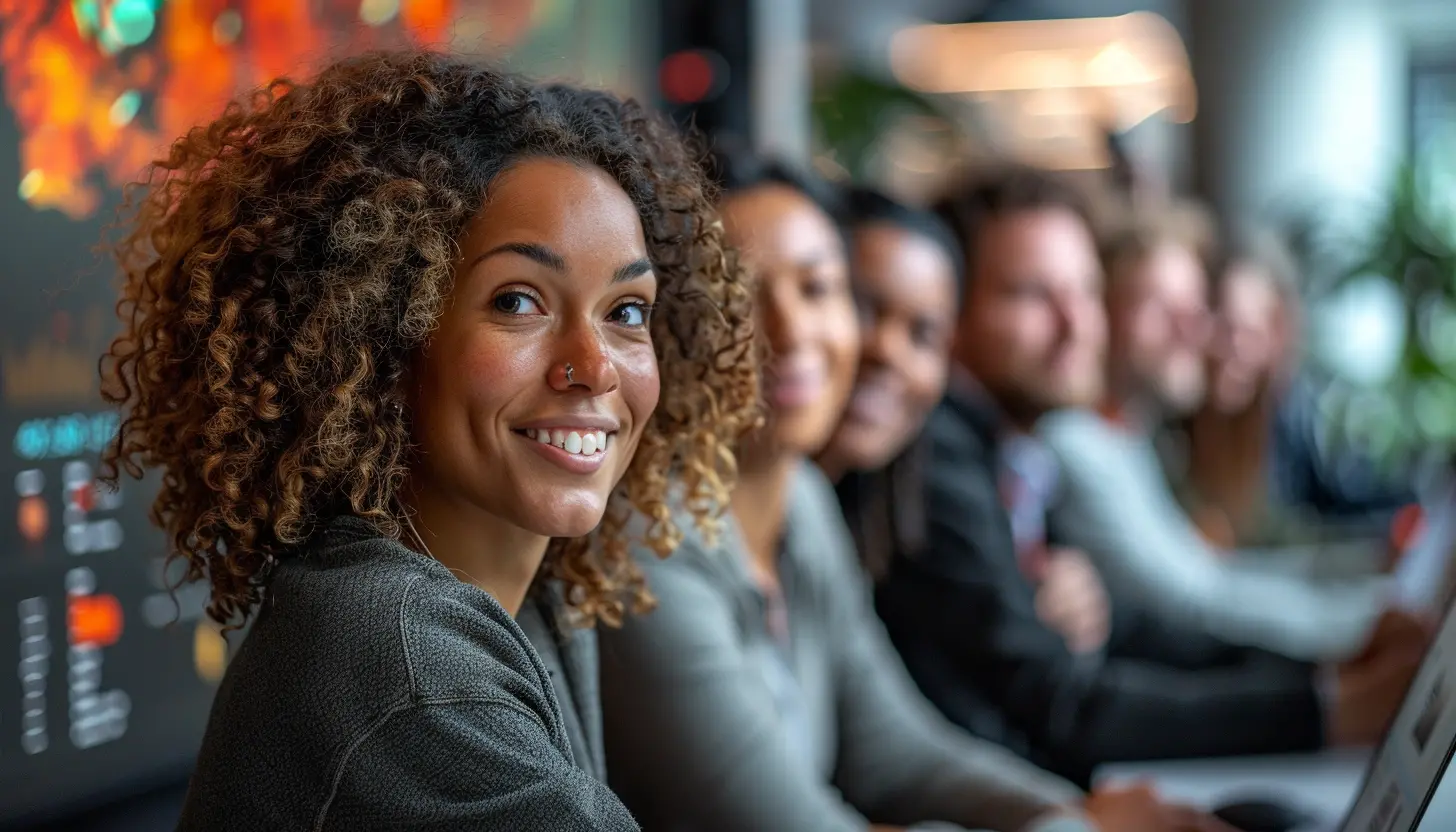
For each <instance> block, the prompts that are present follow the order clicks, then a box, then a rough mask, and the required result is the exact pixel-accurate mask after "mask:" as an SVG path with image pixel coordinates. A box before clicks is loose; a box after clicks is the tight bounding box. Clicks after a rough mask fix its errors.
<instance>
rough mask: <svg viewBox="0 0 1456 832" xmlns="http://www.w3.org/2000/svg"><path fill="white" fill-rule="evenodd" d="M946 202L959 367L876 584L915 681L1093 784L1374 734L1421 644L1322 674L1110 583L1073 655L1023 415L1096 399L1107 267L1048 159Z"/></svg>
mask: <svg viewBox="0 0 1456 832" xmlns="http://www.w3.org/2000/svg"><path fill="white" fill-rule="evenodd" d="M944 213H945V214H947V218H948V219H949V220H950V221H951V222H952V223H953V224H954V225H955V227H956V228H957V230H958V231H959V232H960V233H961V235H962V242H963V244H964V245H965V249H966V258H967V261H966V265H967V269H966V274H967V280H968V285H967V286H966V289H965V292H964V294H963V301H962V310H961V313H960V319H959V325H958V333H957V343H956V347H955V361H956V363H957V365H958V367H957V370H956V373H957V377H956V378H955V380H954V381H953V383H952V386H951V390H950V392H949V394H948V396H947V398H946V400H945V401H944V402H943V403H942V404H941V405H940V407H939V408H938V409H937V411H936V412H935V414H934V415H933V416H932V418H931V421H930V424H929V427H928V428H927V430H928V431H929V435H930V439H931V441H932V444H933V452H932V454H931V460H932V461H931V463H930V470H929V473H928V481H927V483H926V506H925V508H926V514H927V536H926V540H927V543H926V545H925V546H923V547H921V548H920V549H918V550H917V551H913V552H908V551H907V552H897V553H896V555H895V556H894V558H893V559H892V562H891V565H890V568H889V571H888V574H887V575H886V577H885V578H884V580H883V582H882V583H881V584H880V585H879V587H878V589H877V594H876V601H877V607H878V609H879V612H880V614H881V616H882V617H883V618H884V620H885V623H886V625H887V627H888V629H889V631H890V633H891V636H892V638H893V639H894V641H895V643H896V645H897V647H898V648H899V650H900V652H901V654H902V656H903V657H904V659H905V662H906V664H907V666H908V667H909V668H910V670H911V672H912V673H913V674H914V675H915V676H916V678H917V680H918V682H919V684H920V686H921V688H922V689H923V690H924V691H925V693H926V694H927V695H928V696H929V697H930V698H931V699H932V700H933V701H934V702H935V703H936V704H937V705H938V706H939V707H940V708H941V709H942V710H943V711H944V712H945V713H946V714H947V715H948V716H949V717H950V718H951V719H952V720H954V721H956V722H957V723H959V724H961V725H963V726H965V727H967V728H969V729H970V730H972V731H974V732H976V733H978V734H980V735H982V736H985V737H988V738H990V739H993V740H996V741H998V742H1001V743H1003V744H1005V745H1007V746H1009V747H1011V748H1013V749H1015V750H1017V751H1019V752H1021V753H1023V754H1024V755H1026V756H1029V757H1030V758H1031V759H1033V760H1036V761H1037V762H1039V763H1040V764H1042V765H1043V766H1045V767H1048V768H1051V769H1052V770H1055V771H1057V772H1059V773H1062V774H1064V775H1065V776H1068V777H1070V778H1072V779H1074V780H1079V781H1081V782H1084V783H1085V782H1087V781H1088V780H1089V779H1090V778H1091V775H1092V772H1093V770H1094V769H1095V768H1096V767H1097V766H1098V765H1100V764H1102V763H1107V762H1112V761H1119V760H1146V759H1153V758H1164V757H1196V756H1212V755H1227V754H1255V753H1272V752H1285V751H1299V750H1308V749H1314V748H1318V747H1321V746H1323V745H1325V744H1327V743H1366V742H1370V741H1373V740H1374V739H1375V738H1376V736H1377V735H1378V733H1379V732H1380V731H1381V729H1382V728H1383V726H1384V723H1385V720H1386V719H1387V718H1388V716H1389V715H1390V714H1391V713H1392V711H1393V709H1394V708H1395V706H1396V705H1397V704H1398V702H1399V701H1400V699H1401V697H1402V695H1403V692H1404V689H1405V687H1406V685H1407V684H1408V682H1409V677H1410V675H1411V674H1412V673H1413V672H1414V668H1415V665H1416V663H1417V661H1418V659H1419V656H1418V655H1407V654H1406V653H1404V652H1399V651H1389V650H1383V651H1379V652H1378V653H1377V654H1376V655H1373V656H1371V657H1368V658H1365V659H1364V660H1363V661H1361V662H1358V663H1352V664H1350V665H1348V666H1345V667H1343V668H1341V669H1340V671H1339V672H1335V673H1331V674H1327V675H1321V674H1320V673H1319V672H1318V669H1317V668H1316V667H1315V666H1314V665H1311V664H1307V663H1303V662H1298V661H1293V660H1290V659H1287V658H1285V657H1282V656H1278V655H1274V654H1272V653H1269V652H1265V651H1262V650H1257V649H1249V648H1242V647H1237V646H1234V645H1231V644H1229V643H1227V642H1225V641H1221V640H1218V639H1216V638H1213V637H1211V636H1209V635H1207V634H1205V633H1201V632H1197V631H1194V630H1189V629H1186V628H1183V627H1180V626H1177V625H1176V624H1174V623H1172V622H1170V621H1168V620H1167V619H1165V618H1161V617H1159V616H1157V615H1156V614H1155V613H1151V612H1148V611H1146V610H1144V609H1142V608H1141V607H1140V606H1138V605H1136V604H1135V603H1131V602H1130V601H1128V599H1123V598H1120V597H1119V596H1117V595H1116V594H1115V593H1114V594H1113V595H1112V598H1113V599H1114V610H1115V615H1114V620H1115V622H1116V623H1115V626H1114V627H1113V628H1112V632H1111V635H1110V637H1108V638H1107V640H1106V644H1105V646H1104V647H1102V649H1101V650H1093V651H1092V652H1078V650H1079V649H1080V648H1082V647H1084V646H1085V645H1080V644H1078V643H1077V640H1076V639H1072V638H1065V637H1063V636H1062V635H1061V634H1059V633H1058V632H1056V631H1054V629H1053V628H1052V626H1049V624H1048V623H1047V622H1045V621H1044V620H1043V617H1044V616H1043V615H1038V607H1039V606H1040V607H1041V611H1042V612H1043V613H1044V614H1045V613H1046V612H1047V610H1048V607H1050V606H1054V605H1051V604H1049V603H1047V602H1045V600H1042V601H1041V602H1040V603H1039V599H1038V596H1037V589H1038V583H1039V581H1040V579H1041V577H1042V576H1044V575H1046V574H1048V571H1049V570H1051V569H1054V568H1065V567H1053V566H1052V564H1065V563H1077V562H1078V561H1077V558H1079V557H1080V555H1077V554H1069V553H1068V552H1067V551H1066V550H1059V549H1057V547H1056V544H1057V543H1058V542H1060V541H1058V540H1057V539H1056V536H1055V534H1052V535H1048V534H1047V526H1046V512H1047V508H1048V506H1049V505H1050V504H1051V502H1052V501H1053V500H1054V499H1055V498H1056V494H1057V491H1058V480H1059V479H1060V473H1059V471H1058V466H1057V463H1056V459H1055V457H1054V456H1052V455H1051V454H1050V453H1049V452H1048V451H1047V450H1046V449H1045V448H1044V447H1042V446H1041V444H1040V443H1039V442H1038V441H1037V440H1036V439H1035V437H1034V436H1032V435H1031V433H1030V429H1031V427H1032V425H1033V424H1034V423H1036V422H1037V420H1038V419H1040V418H1041V417H1042V416H1043V415H1044V414H1046V413H1047V412H1049V411H1052V410H1056V409H1058V408H1063V407H1069V406H1075V405H1080V404H1086V403H1089V402H1092V401H1096V400H1098V399H1099V398H1100V397H1101V394H1102V392H1103V391H1102V387H1103V385H1102V373H1101V369H1102V366H1103V363H1102V362H1103V356H1104V350H1105V347H1106V318H1105V315H1104V312H1103V308H1102V301H1101V292H1102V269H1101V265H1100V263H1099V261H1098V257H1097V251H1096V247H1095V245H1094V242H1093V236H1092V232H1091V230H1090V227H1089V223H1088V220H1087V216H1086V211H1085V208H1084V207H1083V203H1082V201H1081V199H1080V198H1079V196H1078V194H1077V193H1076V192H1075V191H1072V190H1070V189H1069V188H1067V187H1066V186H1065V185H1063V184H1062V183H1060V182H1059V181H1058V180H1056V179H1053V178H1050V176H1049V175H1047V174H1044V173H1041V172H1039V171H1036V170H1032V169H1027V168H1019V167H1016V168H1009V169H1006V170H1003V171H999V172H997V173H996V174H994V175H992V176H988V177H985V178H983V179H981V180H978V181H976V182H973V183H971V184H969V185H967V186H965V187H963V188H962V189H961V190H959V191H958V192H957V193H956V195H955V197H954V198H953V199H951V200H949V201H948V202H947V204H946V206H945V207H944ZM1177 375H1178V374H1177V373H1176V372H1170V380H1173V377H1176V376H1177ZM1181 383H1182V384H1184V385H1186V386H1191V385H1192V383H1193V382H1189V381H1183V382H1181ZM1068 558H1071V560H1068ZM1082 574H1083V579H1084V580H1087V581H1093V580H1095V573H1093V572H1092V571H1091V570H1083V572H1082ZM1052 623H1055V622H1052ZM1325 679H1328V681H1329V684H1328V685H1326V686H1324V687H1321V685H1320V684H1319V682H1321V681H1323V680H1325Z"/></svg>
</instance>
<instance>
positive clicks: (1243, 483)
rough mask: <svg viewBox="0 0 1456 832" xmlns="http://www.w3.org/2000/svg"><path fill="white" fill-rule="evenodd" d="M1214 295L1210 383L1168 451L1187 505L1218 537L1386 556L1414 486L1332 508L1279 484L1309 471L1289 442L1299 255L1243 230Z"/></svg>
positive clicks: (1376, 562)
mask: <svg viewBox="0 0 1456 832" xmlns="http://www.w3.org/2000/svg"><path fill="white" fill-rule="evenodd" d="M1213 295H1214V296H1213V304H1212V305H1213V313H1214V331H1213V337H1212V339H1211V342H1210V349H1209V369H1208V389H1207V395H1206V398H1205V400H1204V404H1203V406H1202V407H1201V408H1200V409H1199V410H1198V411H1197V412H1196V413H1194V414H1193V415H1192V416H1190V417H1189V418H1188V419H1186V420H1185V422H1184V424H1183V426H1182V431H1181V433H1182V441H1181V442H1175V443H1174V444H1173V445H1172V447H1173V448H1175V449H1177V448H1181V452H1179V453H1177V454H1170V455H1169V466H1168V467H1169V470H1170V475H1171V478H1172V479H1173V481H1174V482H1175V483H1176V485H1177V487H1178V496H1179V499H1180V501H1182V503H1183V505H1184V508H1185V509H1186V510H1187V511H1188V513H1189V515H1190V516H1191V517H1192V518H1193V519H1194V521H1195V522H1196V523H1197V525H1198V527H1199V529H1200V531H1201V532H1202V533H1203V535H1204V536H1205V537H1206V538H1208V539H1209V540H1210V541H1211V542H1214V543H1215V544H1217V545H1219V546H1222V547H1226V548H1229V549H1233V548H1236V547H1237V548H1242V549H1261V548H1269V547H1280V546H1289V545H1301V544H1303V545H1314V546H1318V547H1320V549H1322V550H1323V551H1322V555H1321V560H1322V561H1323V562H1322V563H1320V564H1318V565H1317V567H1316V571H1317V572H1319V573H1320V574H1325V575H1339V574H1348V573H1351V572H1361V571H1369V570H1370V569H1371V568H1376V567H1378V566H1380V565H1381V563H1382V558H1381V557H1380V556H1381V555H1382V554H1383V549H1384V546H1383V544H1384V541H1380V545H1377V546H1371V545H1370V539H1371V538H1375V537H1379V536H1381V535H1382V534H1383V533H1384V531H1385V527H1386V524H1387V523H1388V522H1389V520H1390V511H1391V510H1392V509H1393V508H1394V507H1396V506H1398V505H1400V504H1401V503H1403V502H1405V501H1406V500H1408V499H1410V498H1409V496H1408V495H1405V494H1402V497H1403V499H1399V500H1395V502H1394V504H1393V505H1390V504H1387V505H1384V506H1379V507H1376V506H1370V505H1367V506H1366V508H1365V510H1363V511H1362V510H1359V509H1355V508H1353V507H1347V510H1346V511H1343V512H1330V513H1326V512H1322V511H1319V510H1318V509H1317V506H1315V505H1312V504H1311V503H1312V501H1311V500H1309V499H1302V498H1297V497H1296V498H1295V499H1291V497H1292V496H1294V495H1292V494H1290V493H1288V491H1289V489H1287V488H1281V487H1280V485H1281V484H1285V485H1288V484H1291V481H1292V480H1293V479H1295V478H1298V477H1299V476H1300V475H1301V472H1302V471H1303V472H1305V473H1309V472H1308V471H1305V469H1307V468H1308V466H1307V465H1304V464H1302V463H1301V461H1300V460H1299V459H1296V458H1292V457H1291V455H1290V454H1289V453H1288V452H1289V451H1291V450H1296V451H1297V449H1296V448H1294V447H1292V446H1291V443H1289V442H1287V441H1284V442H1281V439H1285V440H1287V439H1288V438H1289V437H1288V435H1287V434H1288V431H1287V428H1288V427H1290V425H1289V421H1288V419H1289V417H1291V416H1292V415H1294V412H1295V411H1296V410H1298V409H1299V407H1300V406H1301V405H1302V404H1306V403H1305V402H1303V401H1302V400H1303V399H1304V398H1305V396H1306V395H1307V394H1308V392H1309V391H1307V390H1304V389H1303V388H1302V387H1300V385H1299V383H1298V382H1297V381H1296V376H1297V372H1298V359H1299V353H1300V346H1299V334H1300V323H1301V322H1300V317H1299V312H1300V297H1299V288H1298V279H1297V270H1296V265H1295V263H1294V260H1293V258H1292V257H1291V256H1290V255H1289V253H1288V252H1287V250H1286V249H1285V248H1284V247H1283V246H1282V244H1281V243H1280V242H1279V240H1278V239H1277V238H1276V237H1274V236H1273V235H1272V234H1267V233H1265V234H1260V233H1253V232H1242V233H1240V234H1239V235H1238V236H1236V237H1235V239H1234V240H1233V241H1232V243H1231V244H1230V246H1229V250H1228V251H1227V252H1226V253H1225V255H1224V257H1223V262H1222V265H1221V268H1220V269H1219V271H1218V274H1217V275H1216V279H1215V281H1214V286H1213ZM1281 428H1284V429H1286V430H1281ZM1175 435H1176V433H1175ZM1305 450H1310V451H1314V449H1312V448H1308V449H1305ZM1297 455H1298V454H1296V456H1297ZM1366 463H1367V464H1368V461H1366ZM1317 468H1318V466H1316V469H1317ZM1381 509H1383V510H1381ZM1361 537H1363V538H1365V541H1363V542H1362V541H1360V540H1358V538H1361ZM1352 538H1354V539H1355V540H1354V541H1353V543H1352V544H1351V545H1345V543H1346V542H1347V541H1352ZM1336 549H1338V554H1336ZM1334 560H1338V561H1341V563H1335V562H1333V561H1334Z"/></svg>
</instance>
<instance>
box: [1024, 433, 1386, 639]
mask: <svg viewBox="0 0 1456 832" xmlns="http://www.w3.org/2000/svg"><path fill="white" fill-rule="evenodd" d="M1037 432H1038V434H1040V436H1041V437H1042V438H1043V439H1044V440H1045V441H1046V443H1047V445H1048V447H1050V448H1051V449H1052V451H1053V452H1054V453H1055V454H1056V456H1057V459H1058V461H1059V462H1060V465H1061V480H1062V481H1061V488H1062V492H1061V494H1060V495H1059V498H1058V500H1057V501H1056V503H1055V504H1054V506H1053V508H1052V510H1051V513H1050V522H1051V524H1052V525H1053V526H1054V527H1055V528H1056V529H1057V531H1058V534H1059V542H1061V543H1063V544H1065V545H1069V546H1074V547H1077V548H1080V549H1083V550H1085V551H1086V552H1087V555H1088V556H1089V557H1090V558H1091V559H1092V561H1093V563H1095V564H1096V566H1097V569H1098V571H1099V572H1100V573H1101V574H1102V578H1103V580H1104V581H1105V582H1106V583H1107V587H1108V590H1109V592H1111V593H1112V595H1113V596H1114V597H1117V596H1119V595H1121V596H1123V597H1128V598H1136V599H1138V601H1139V602H1140V603H1143V604H1146V605H1148V606H1149V607H1150V608H1152V609H1154V610H1157V611H1159V612H1161V613H1162V614H1163V615H1165V616H1169V617H1172V618H1175V619H1177V620H1180V621H1182V622H1183V623H1185V624H1188V625H1190V626H1193V627H1197V628H1200V629H1202V630H1204V631H1205V632H1208V633H1211V634H1213V635H1215V636H1218V637H1219V638H1222V639H1224V640H1226V641H1230V642H1233V643H1235V644H1243V645H1247V646H1251V647H1262V648H1265V649H1267V650H1272V651H1274V652H1276V653H1282V654H1284V655H1286V656H1289V657H1291V658H1295V659H1302V660H1306V661H1337V660H1340V659H1345V658H1349V657H1350V656H1352V655H1354V654H1356V653H1358V652H1359V651H1360V649H1361V648H1362V647H1363V646H1364V644H1365V642H1366V639H1367V637H1368V635H1369V633H1370V630H1371V628H1372V627H1373V625H1374V622H1375V619H1376V618H1377V617H1378V616H1379V615H1380V612H1381V610H1382V609H1383V608H1384V606H1385V605H1386V603H1387V599H1388V597H1389V592H1390V587H1389V582H1388V581H1387V580H1385V579H1383V578H1373V577H1372V578H1365V579H1360V580H1351V581H1347V582H1343V583H1338V584H1335V583H1332V584H1316V583H1313V582H1311V581H1309V580H1304V579H1301V578H1300V577H1299V576H1296V575H1286V574H1279V573H1277V572H1272V571H1268V570H1260V569H1257V568H1248V567H1240V566H1239V565H1238V564H1237V562H1230V560H1229V559H1227V558H1224V557H1222V556H1221V555H1220V553H1219V552H1217V551H1215V550H1214V549H1213V548H1212V547H1210V546H1209V545H1208V544H1207V543H1206V542H1204V540H1203V538H1202V537H1201V536H1200V535H1199V533H1198V530H1197V528H1195V527H1194V525H1193V522H1192V521H1191V520H1190V519H1189V518H1188V516H1187V515H1186V514H1185V513H1184V512H1183V510H1182V508H1181V507H1180V506H1179V505H1178V502H1177V498H1176V497H1175V495H1174V494H1173V491H1172V489H1171V488H1170V487H1169V486H1168V482H1167V479H1166V478H1165V477H1164V475H1163V471H1162V467H1161V465H1160V463H1159V460H1158V456H1157V451H1156V449H1155V448H1154V447H1153V443H1152V441H1151V440H1150V439H1149V438H1147V437H1145V436H1141V435H1139V434H1137V433H1134V432H1132V431H1127V430H1124V429H1122V428H1119V427H1117V426H1115V425H1113V424H1111V423H1109V422H1108V421H1107V420H1105V419H1103V418H1102V417H1101V416H1099V415H1097V414H1096V413H1092V412H1090V411H1084V410H1068V411H1063V412H1060V413H1054V414H1051V415H1050V416H1048V417H1046V418H1044V419H1043V420H1042V422H1041V423H1040V424H1039V425H1038V426H1037Z"/></svg>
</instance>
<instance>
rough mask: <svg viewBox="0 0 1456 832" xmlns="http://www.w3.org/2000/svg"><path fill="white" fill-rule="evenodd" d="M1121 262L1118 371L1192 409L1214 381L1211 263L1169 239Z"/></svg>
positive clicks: (1115, 301)
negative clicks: (1210, 372)
mask: <svg viewBox="0 0 1456 832" xmlns="http://www.w3.org/2000/svg"><path fill="white" fill-rule="evenodd" d="M1113 268H1114V269H1115V270H1116V272H1117V278H1116V281H1115V283H1114V285H1113V287H1112V289H1111V291H1110V292H1109V294H1108V315H1109V318H1110V323H1111V327H1112V335H1113V351H1112V364H1113V365H1114V367H1115V371H1116V372H1118V373H1119V374H1120V375H1122V376H1124V377H1125V378H1127V379H1130V380H1131V381H1132V382H1133V383H1134V384H1135V385H1136V386H1137V387H1138V388H1139V389H1138V392H1140V393H1142V394H1144V395H1147V396H1150V397H1151V398H1152V399H1154V400H1155V401H1156V402H1157V403H1158V404H1159V405H1161V406H1162V407H1164V408H1165V409H1167V410H1168V411H1170V412H1171V413H1174V414H1182V413H1188V412H1190V411H1191V410H1193V409H1194V408H1196V407H1197V406H1198V405H1199V404H1200V403H1201V402H1202V401H1203V396H1204V390H1205V388H1206V386H1207V370H1206V362H1205V357H1206V350H1207V347H1208V339H1209V334H1210V329H1211V327H1210V323H1211V322H1210V319H1209V311H1208V299H1207V292H1208V279H1207V275H1206V274H1205V272H1204V268H1203V263H1202V262H1201V261H1200V260H1199V259H1198V256H1197V255H1196V254H1195V253H1194V252H1193V251H1191V250H1189V249H1188V248H1186V247H1185V246H1182V245H1178V244H1175V243H1164V244H1162V245H1159V246H1157V247H1156V248H1154V249H1153V250H1151V251H1150V252H1148V253H1147V254H1145V255H1143V256H1142V257H1139V258H1135V259H1130V260H1128V261H1127V262H1123V263H1117V264H1114V265H1113Z"/></svg>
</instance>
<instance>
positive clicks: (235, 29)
mask: <svg viewBox="0 0 1456 832" xmlns="http://www.w3.org/2000/svg"><path fill="white" fill-rule="evenodd" d="M242 33H243V16H242V15H240V14H238V13H237V12H236V11H233V10H232V9H228V10H227V11H225V12H223V13H222V14H219V15H218V16H217V18H216V19H214V20H213V21H212V40H213V42H215V43H216V44H218V45H219V46H227V45H228V44H230V43H233V42H235V41H237V39H238V37H239V36H240V35H242Z"/></svg>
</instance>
